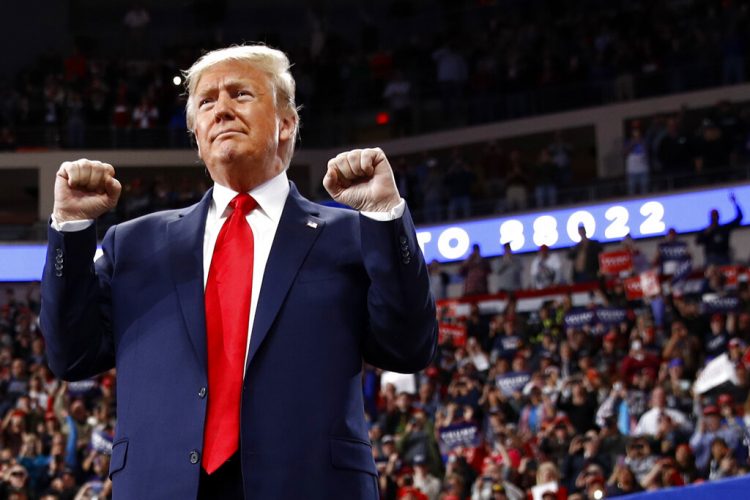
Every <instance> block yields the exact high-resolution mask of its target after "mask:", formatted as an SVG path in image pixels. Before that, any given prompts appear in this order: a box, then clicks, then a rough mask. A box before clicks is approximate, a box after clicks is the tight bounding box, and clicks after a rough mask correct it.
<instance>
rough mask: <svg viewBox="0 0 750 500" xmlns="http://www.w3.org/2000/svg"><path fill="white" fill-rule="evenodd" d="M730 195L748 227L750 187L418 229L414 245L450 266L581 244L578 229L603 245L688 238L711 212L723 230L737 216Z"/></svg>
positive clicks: (705, 191)
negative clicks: (507, 250)
mask: <svg viewBox="0 0 750 500" xmlns="http://www.w3.org/2000/svg"><path fill="white" fill-rule="evenodd" d="M731 193H734V195H735V196H736V198H737V202H738V203H739V204H740V206H741V207H743V208H745V209H746V211H747V212H748V213H747V215H746V216H745V218H744V219H743V221H742V224H743V225H748V224H750V185H743V186H735V187H725V188H719V189H707V190H702V191H693V192H689V193H681V194H673V195H659V196H652V197H646V198H640V199H634V200H617V201H612V202H609V203H597V204H592V205H588V206H580V207H575V208H564V209H558V210H549V211H543V212H533V213H523V214H514V215H509V216H506V217H495V218H490V219H483V220H478V221H472V222H461V223H456V224H446V225H437V226H426V227H420V228H418V230H417V240H418V241H419V245H420V247H421V248H422V251H423V252H424V254H425V259H426V260H427V261H428V262H430V261H432V260H433V259H436V260H438V261H440V262H449V261H455V260H461V259H464V258H466V257H467V256H468V255H469V253H470V252H471V246H472V245H473V244H474V243H478V244H479V245H480V246H481V248H482V254H483V255H485V256H488V257H492V256H495V255H500V254H502V253H503V245H504V244H505V243H510V246H511V248H512V249H513V251H514V252H516V253H524V252H533V251H536V250H537V249H538V248H539V247H540V246H541V245H547V246H548V247H550V248H553V249H555V248H566V247H570V246H572V245H575V244H576V243H578V242H579V241H580V236H579V235H578V226H579V225H583V226H584V227H585V228H586V233H587V234H588V236H589V237H590V238H593V239H596V240H599V241H600V242H602V243H606V242H611V241H620V240H621V239H622V238H624V237H625V236H626V235H628V234H630V235H631V236H632V237H633V238H651V237H656V236H663V235H664V234H666V232H667V230H669V229H670V228H674V229H675V230H676V231H677V232H678V233H690V232H695V231H700V230H702V229H703V228H705V227H706V226H707V225H708V213H709V211H710V210H711V209H712V208H716V209H717V210H719V213H720V216H721V223H722V224H723V223H727V222H729V221H731V220H732V219H733V218H734V216H735V209H734V206H733V205H732V203H731V201H730V200H729V195H730V194H731Z"/></svg>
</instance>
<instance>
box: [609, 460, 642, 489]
mask: <svg viewBox="0 0 750 500" xmlns="http://www.w3.org/2000/svg"><path fill="white" fill-rule="evenodd" d="M642 490H643V488H641V485H640V484H639V483H638V481H637V480H636V478H635V474H633V471H632V470H631V469H630V467H628V466H627V465H624V464H618V465H616V466H615V468H614V471H613V472H612V475H611V476H610V478H609V480H608V481H607V494H606V496H607V497H616V496H620V495H630V494H631V493H638V492H640V491H642Z"/></svg>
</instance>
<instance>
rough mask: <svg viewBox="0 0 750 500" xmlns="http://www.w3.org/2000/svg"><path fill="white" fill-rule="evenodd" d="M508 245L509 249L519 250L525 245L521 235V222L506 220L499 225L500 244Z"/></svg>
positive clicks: (524, 238)
mask: <svg viewBox="0 0 750 500" xmlns="http://www.w3.org/2000/svg"><path fill="white" fill-rule="evenodd" d="M506 243H510V249H511V250H513V251H516V250H519V249H520V248H522V247H523V244H524V243H526V237H524V235H523V222H521V221H520V220H516V219H510V220H506V221H505V222H503V223H502V224H500V244H501V245H505V244H506Z"/></svg>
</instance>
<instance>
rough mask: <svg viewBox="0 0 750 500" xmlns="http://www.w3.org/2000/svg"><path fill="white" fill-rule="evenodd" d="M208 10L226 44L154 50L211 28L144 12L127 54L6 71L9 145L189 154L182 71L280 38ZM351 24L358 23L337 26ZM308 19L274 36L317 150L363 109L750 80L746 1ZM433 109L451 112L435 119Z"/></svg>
mask: <svg viewBox="0 0 750 500" xmlns="http://www.w3.org/2000/svg"><path fill="white" fill-rule="evenodd" d="M202 3H205V2H196V4H202ZM347 8H349V9H353V11H352V12H347V11H346V9H347ZM209 10H210V11H211V12H212V15H211V16H208V15H203V14H202V19H204V21H205V22H206V23H208V22H209V21H208V19H209V17H210V18H211V23H212V24H213V25H215V26H217V29H216V30H215V33H217V35H216V36H214V38H215V39H214V40H213V41H210V40H209V41H208V42H207V41H206V39H205V37H204V38H196V39H195V40H194V43H192V44H191V43H186V42H182V43H179V42H178V41H177V40H173V41H171V43H166V42H164V41H163V42H162V45H161V46H160V45H156V46H153V47H149V48H148V50H143V44H144V43H145V40H148V38H147V36H146V35H147V34H148V33H149V32H159V31H160V30H162V31H164V32H168V31H170V30H171V31H177V32H179V33H180V37H181V39H185V37H186V36H187V35H188V34H190V35H191V36H197V35H196V34H203V35H205V34H204V33H203V32H204V30H198V29H195V27H194V26H178V27H177V28H180V27H181V28H183V29H178V30H175V26H172V25H173V24H174V23H178V22H179V21H178V19H181V18H180V17H175V16H162V17H161V18H159V17H157V16H149V13H148V10H147V9H145V8H144V7H142V6H141V7H139V8H134V9H131V11H129V12H127V13H124V16H123V19H122V23H123V24H124V25H125V28H126V31H127V34H128V35H127V36H122V37H120V39H119V40H118V41H119V42H121V43H120V45H119V46H118V49H117V50H115V48H112V47H109V46H108V44H107V43H106V40H107V39H108V37H109V31H107V33H97V32H93V33H85V34H76V33H72V34H71V35H78V36H77V37H76V39H77V40H78V41H79V43H78V44H77V45H76V48H75V49H72V50H69V51H64V52H59V53H52V52H50V53H47V54H44V55H43V56H41V57H39V59H38V61H36V64H34V65H32V66H29V67H27V68H25V69H24V70H22V71H21V72H20V73H19V74H16V75H6V78H5V82H4V84H3V85H2V89H1V91H0V100H1V101H2V109H0V140H1V141H2V142H1V143H0V146H2V147H3V148H10V147H29V146H32V147H37V146H46V147H52V148H57V147H68V148H81V147H87V148H91V147H107V148H112V147H115V148H121V147H153V146H156V145H158V146H159V147H186V146H187V145H188V138H187V134H186V133H185V120H184V116H183V114H182V103H181V102H180V94H181V92H182V89H181V88H180V86H179V82H178V84H177V85H175V84H173V79H174V78H175V77H176V76H179V69H180V67H181V64H183V63H184V61H187V60H194V59H195V57H194V56H195V55H197V54H198V53H199V52H200V50H201V49H206V48H207V47H206V45H205V44H206V43H209V44H210V43H213V44H220V45H221V44H226V43H227V42H230V41H231V40H221V38H222V37H227V36H235V37H236V38H237V41H240V40H246V39H248V38H249V37H252V36H253V34H254V33H255V34H265V36H268V34H267V33H266V31H265V29H266V28H265V25H263V24H258V23H259V22H260V20H257V21H256V20H255V19H253V18H250V19H248V23H247V25H246V26H245V27H244V31H242V32H241V33H240V32H238V33H230V32H227V30H221V29H220V27H221V25H222V24H228V23H229V20H227V19H222V18H221V17H222V16H223V15H224V12H225V11H226V6H224V7H223V8H222V9H219V8H216V9H209ZM82 15H83V13H82ZM217 16H218V18H217ZM188 17H189V16H188ZM340 17H345V18H346V19H347V21H348V22H349V23H355V25H358V26H359V29H354V30H352V31H351V32H348V33H341V32H340V31H339V30H335V29H334V28H333V27H334V26H336V25H337V23H335V22H334V20H336V19H339V18H340ZM196 19H197V18H196ZM307 19H308V22H307V25H305V24H303V25H302V26H298V25H295V27H294V32H293V33H283V32H280V33H274V34H273V36H271V41H276V42H278V45H281V48H283V49H284V50H285V51H287V52H288V53H289V54H290V56H291V59H292V60H293V61H295V68H294V72H295V77H296V80H297V81H298V82H299V85H298V89H297V91H298V94H299V95H298V97H297V102H299V103H301V104H302V105H303V109H302V118H303V119H302V123H303V124H305V128H304V129H303V131H302V138H303V144H305V145H308V146H320V145H332V144H341V143H344V142H351V141H352V140H353V139H354V137H355V136H353V135H352V134H353V131H354V130H355V129H356V128H357V125H356V124H357V120H356V119H355V118H354V117H355V116H356V115H357V113H358V112H361V111H365V112H372V111H373V110H388V111H390V115H389V118H388V120H386V121H389V122H390V125H391V127H392V133H393V134H394V135H396V136H401V135H408V134H411V133H415V132H424V131H427V130H431V129H434V128H438V127H448V126H456V125H461V124H472V123H480V122H488V121H496V120H501V119H506V118H511V117H516V116H524V115H528V114H531V113H538V112H547V111H559V110H561V109H574V108H580V107H582V106H586V105H591V104H602V103H605V102H610V101H613V100H626V99H634V98H640V97H646V96H651V95H656V94H664V93H674V92H679V91H683V90H687V89H693V88H705V87H708V86H713V85H722V84H733V83H740V82H744V81H746V78H747V71H746V66H747V64H746V63H747V58H748V50H747V36H746V34H747V33H748V32H750V31H749V30H748V9H747V6H746V5H745V4H744V3H741V2H722V3H719V4H717V3H715V2H711V1H708V0H690V1H687V2H685V1H674V0H662V1H659V2H646V1H643V0H641V1H636V2H632V1H631V2H616V3H614V4H613V3H612V2H605V3H601V2H579V3H576V4H570V5H568V4H565V5H563V4H560V3H558V2H550V1H546V0H536V1H534V2H488V1H480V2H470V1H465V2H436V1H422V2H419V1H416V0H414V1H410V0H401V1H398V2H390V3H388V4H371V5H368V6H367V8H365V7H363V6H359V8H353V7H351V6H348V7H345V6H336V5H332V6H329V7H328V8H322V7H320V6H318V7H315V8H311V9H310V11H309V12H308V15H307ZM160 23H171V24H170V25H169V26H166V25H165V26H161V25H160ZM168 28H169V29H168ZM355 33H359V34H360V36H359V37H357V36H354V34H355ZM187 39H188V40H189V39H191V37H190V36H187ZM83 40H86V41H87V42H86V43H84V42H83ZM154 43H156V42H154ZM50 45H51V46H54V45H55V44H50ZM57 45H58V46H59V44H57ZM123 45H124V47H123ZM435 105H437V107H438V108H439V109H440V112H438V113H437V114H436V115H435V114H433V115H431V114H430V113H429V108H430V106H432V107H433V108H434V107H435Z"/></svg>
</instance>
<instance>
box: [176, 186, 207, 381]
mask: <svg viewBox="0 0 750 500" xmlns="http://www.w3.org/2000/svg"><path fill="white" fill-rule="evenodd" d="M212 192H213V189H209V190H208V192H207V193H206V194H205V195H204V196H203V199H202V200H201V201H200V203H198V204H197V205H193V206H192V207H189V208H187V209H185V211H183V212H182V213H180V214H179V218H177V219H174V220H172V221H170V222H169V223H168V224H167V239H168V242H169V249H170V262H169V265H170V266H171V268H172V279H173V280H174V284H175V287H176V288H177V298H178V301H179V303H180V309H181V310H182V317H183V319H184V320H185V325H186V327H187V331H188V335H189V336H190V341H191V343H192V344H193V348H194V349H195V354H196V357H197V359H198V363H199V365H200V367H201V370H202V371H203V373H204V374H205V373H206V366H207V365H206V363H207V361H206V359H207V355H206V311H205V308H204V299H203V236H204V233H205V229H206V215H207V213H208V207H209V205H210V203H211V196H212Z"/></svg>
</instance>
